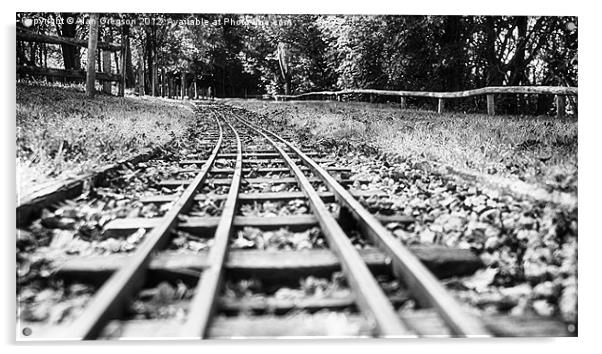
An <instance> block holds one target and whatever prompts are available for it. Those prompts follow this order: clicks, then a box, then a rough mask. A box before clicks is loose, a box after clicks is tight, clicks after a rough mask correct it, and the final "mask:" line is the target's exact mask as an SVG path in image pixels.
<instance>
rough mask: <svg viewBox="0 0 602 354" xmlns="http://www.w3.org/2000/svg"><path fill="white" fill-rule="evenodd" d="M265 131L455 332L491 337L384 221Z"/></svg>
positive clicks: (329, 177)
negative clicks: (308, 171)
mask: <svg viewBox="0 0 602 354" xmlns="http://www.w3.org/2000/svg"><path fill="white" fill-rule="evenodd" d="M261 129H262V130H263V131H265V132H267V133H269V134H270V135H272V136H273V137H275V138H276V139H277V140H278V141H280V142H282V143H283V144H285V145H286V146H287V147H289V148H290V149H292V151H294V152H295V153H296V154H297V155H298V156H299V157H300V158H301V160H303V161H305V163H306V164H307V165H308V167H310V168H311V170H312V171H313V172H314V173H315V174H316V175H317V176H318V177H319V178H321V179H322V180H323V181H324V183H325V185H326V186H327V188H328V189H329V190H330V191H331V192H333V193H334V195H335V199H336V200H337V201H338V202H339V203H340V204H341V205H344V206H346V207H347V208H348V209H349V211H350V212H351V214H352V215H353V217H354V219H355V220H356V221H357V222H358V224H359V225H360V227H361V228H362V230H363V231H364V232H365V233H366V234H367V235H368V236H369V237H370V238H371V239H372V241H373V242H374V243H375V244H376V245H377V247H378V248H380V249H381V251H383V252H384V253H386V254H387V255H388V256H389V257H391V259H392V262H393V267H394V270H395V272H396V274H397V275H398V276H400V277H401V278H402V279H403V280H404V281H405V282H406V284H407V285H408V287H409V288H410V291H411V292H413V294H414V296H415V297H416V298H417V299H418V300H419V301H420V302H422V303H426V304H428V305H430V306H432V307H433V308H435V309H436V310H437V311H438V313H439V314H440V315H441V317H442V318H443V320H444V321H445V323H446V324H447V326H449V328H450V329H451V331H452V333H454V334H455V335H456V336H463V337H489V336H491V333H490V331H489V330H487V328H486V327H485V325H483V324H482V323H481V321H480V320H479V319H478V318H476V317H474V316H471V315H470V314H468V313H467V312H466V311H465V310H463V309H462V307H461V305H460V304H459V303H458V302H457V301H456V300H455V299H454V298H453V297H452V296H451V295H450V294H449V293H448V292H447V290H446V289H445V288H444V286H443V285H442V284H441V283H440V282H439V281H438V280H437V278H435V276H434V275H433V274H432V273H431V272H430V271H429V270H428V269H427V268H426V267H425V266H424V265H423V264H422V263H421V262H420V260H418V258H416V256H414V255H413V254H412V253H411V252H410V251H409V250H408V249H407V248H406V247H405V246H404V245H403V244H402V243H401V242H400V241H399V240H397V239H396V238H394V237H393V236H392V235H391V233H390V232H389V231H388V230H387V229H386V228H385V227H384V226H383V225H382V224H381V222H380V221H379V220H378V219H377V218H376V217H375V216H374V215H372V214H371V213H370V212H369V211H368V210H366V209H365V208H364V207H363V206H362V205H361V204H360V203H359V202H358V201H357V200H356V199H355V198H354V197H353V196H352V195H351V193H349V191H347V190H346V189H345V188H344V187H343V186H342V185H341V184H339V183H337V181H336V180H335V179H334V178H333V177H332V176H331V175H330V174H329V173H328V172H326V171H325V170H324V169H323V168H322V167H321V166H320V165H318V164H317V163H316V162H314V161H313V160H312V159H311V158H310V157H308V156H307V155H306V154H305V153H303V152H302V151H301V150H300V149H298V148H297V147H295V146H294V145H292V144H291V143H289V142H288V141H286V140H284V139H282V138H281V137H279V136H278V135H277V134H275V133H273V132H271V131H269V130H267V129H264V128H261Z"/></svg>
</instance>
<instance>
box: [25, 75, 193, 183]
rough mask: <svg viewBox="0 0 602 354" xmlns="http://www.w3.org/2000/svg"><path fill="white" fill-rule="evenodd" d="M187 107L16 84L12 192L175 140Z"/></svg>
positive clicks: (185, 122) (188, 114)
mask: <svg viewBox="0 0 602 354" xmlns="http://www.w3.org/2000/svg"><path fill="white" fill-rule="evenodd" d="M193 116H194V114H193V112H192V110H191V109H190V105H189V103H186V102H181V101H173V100H167V99H161V98H150V97H146V98H140V97H125V98H119V97H112V96H104V95H98V96H96V97H95V98H94V99H89V98H87V97H86V96H85V94H84V92H83V91H82V90H81V89H78V88H75V87H57V86H47V85H34V84H27V83H17V113H16V119H17V150H16V151H17V161H16V167H17V188H18V190H17V192H18V193H19V195H26V194H28V193H30V192H32V191H34V190H36V189H38V188H39V187H40V186H43V185H46V184H48V183H52V182H56V181H59V180H63V179H66V178H69V177H74V176H76V175H78V174H81V173H85V172H89V171H90V170H92V169H94V168H97V167H100V166H102V165H105V164H108V163H112V162H116V161H118V160H122V159H125V158H128V157H130V156H133V155H136V154H138V153H140V152H142V150H144V149H146V148H152V147H156V146H159V145H162V144H164V143H166V142H167V141H169V140H170V139H172V138H177V137H179V136H181V135H182V134H183V133H184V132H185V131H186V130H187V129H188V127H189V126H190V124H191V123H192V122H193Z"/></svg>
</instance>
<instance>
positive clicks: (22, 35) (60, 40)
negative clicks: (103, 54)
mask: <svg viewBox="0 0 602 354" xmlns="http://www.w3.org/2000/svg"><path fill="white" fill-rule="evenodd" d="M17 40H18V41H23V42H36V43H46V44H60V45H72V46H75V47H84V48H88V40H84V39H75V38H68V37H60V36H48V35H45V34H41V33H35V32H31V31H28V30H25V29H22V28H17ZM96 47H97V48H98V49H103V50H108V51H111V52H119V51H120V50H121V46H120V45H117V44H111V43H107V42H98V43H97V45H96Z"/></svg>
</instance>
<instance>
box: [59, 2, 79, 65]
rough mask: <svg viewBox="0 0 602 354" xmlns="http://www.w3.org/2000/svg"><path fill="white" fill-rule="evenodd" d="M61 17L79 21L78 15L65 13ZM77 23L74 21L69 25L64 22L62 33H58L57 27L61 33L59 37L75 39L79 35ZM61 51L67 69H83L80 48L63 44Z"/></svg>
mask: <svg viewBox="0 0 602 354" xmlns="http://www.w3.org/2000/svg"><path fill="white" fill-rule="evenodd" d="M61 16H62V17H63V19H66V18H67V17H72V18H74V19H77V14H76V13H70V12H63V13H61ZM76 22H77V21H73V23H71V24H69V23H67V21H64V22H63V25H62V27H61V29H60V31H58V26H57V32H59V33H58V34H59V36H61V37H67V38H75V35H76V34H77V32H76V31H77V24H76ZM61 51H62V53H63V63H64V66H65V69H76V70H79V69H81V62H80V53H79V48H78V47H76V46H73V45H68V44H61Z"/></svg>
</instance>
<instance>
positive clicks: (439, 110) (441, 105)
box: [437, 98, 445, 113]
mask: <svg viewBox="0 0 602 354" xmlns="http://www.w3.org/2000/svg"><path fill="white" fill-rule="evenodd" d="M444 110H445V102H443V98H440V99H439V104H438V105H437V113H443V111H444Z"/></svg>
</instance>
